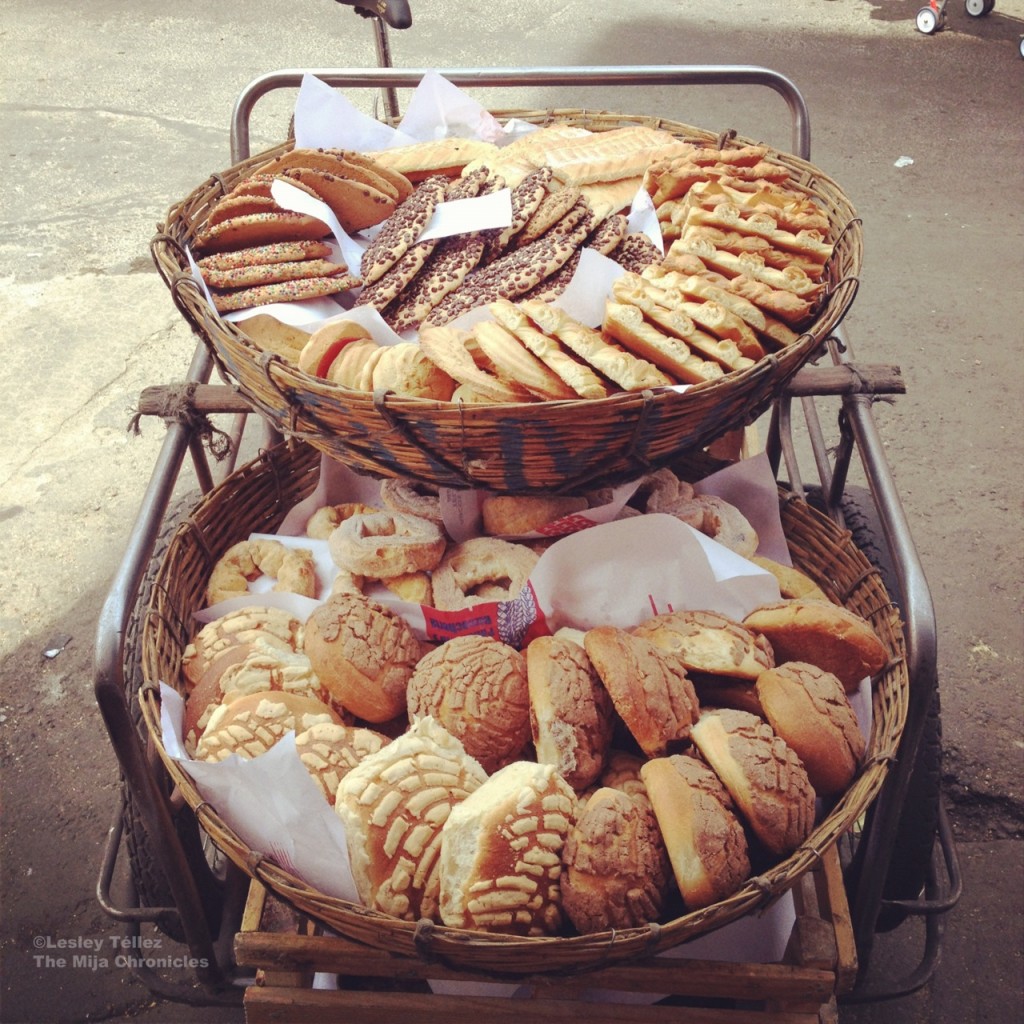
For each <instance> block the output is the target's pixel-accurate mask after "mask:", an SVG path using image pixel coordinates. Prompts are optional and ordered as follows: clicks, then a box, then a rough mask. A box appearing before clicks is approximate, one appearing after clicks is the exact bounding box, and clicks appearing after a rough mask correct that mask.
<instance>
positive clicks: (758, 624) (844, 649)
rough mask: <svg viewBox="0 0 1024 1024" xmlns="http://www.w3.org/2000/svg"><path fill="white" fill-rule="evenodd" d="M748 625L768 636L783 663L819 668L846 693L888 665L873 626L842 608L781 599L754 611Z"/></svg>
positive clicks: (815, 602) (820, 602)
mask: <svg viewBox="0 0 1024 1024" xmlns="http://www.w3.org/2000/svg"><path fill="white" fill-rule="evenodd" d="M743 625H745V626H746V627H747V628H748V629H752V630H754V631H756V632H758V633H761V634H763V635H764V636H766V637H767V638H768V642H769V643H770V644H771V645H772V650H773V651H774V652H775V660H776V662H777V663H778V664H782V663H783V662H786V661H806V662H809V663H810V664H811V665H817V666H818V668H822V669H824V670H825V671H826V672H831V673H832V674H833V675H835V676H838V677H839V681H840V682H841V683H842V684H843V687H844V688H845V689H846V692H847V693H850V692H852V691H853V690H855V689H857V686H858V685H859V683H860V681H861V680H862V679H863V678H864V677H865V676H873V675H875V673H876V672H879V671H881V670H882V669H883V668H885V666H886V664H887V663H888V661H889V652H888V651H887V650H886V649H885V646H884V645H883V643H882V641H881V640H879V639H878V636H877V635H876V634H875V631H874V629H872V627H871V623H870V622H868V621H867V620H866V619H863V618H861V617H860V616H859V615H857V614H856V612H852V611H850V610H849V609H847V608H844V607H843V606H842V605H838V604H831V603H825V602H823V601H815V600H812V599H809V598H795V599H792V600H789V601H780V602H779V603H777V604H769V605H763V606H762V607H760V608H755V609H754V611H752V612H751V613H750V614H749V615H748V616H747V617H746V618H745V619H744V620H743Z"/></svg>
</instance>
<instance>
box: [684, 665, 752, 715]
mask: <svg viewBox="0 0 1024 1024" xmlns="http://www.w3.org/2000/svg"><path fill="white" fill-rule="evenodd" d="M690 682H692V683H693V688H694V690H695V691H696V693H697V700H698V702H699V703H700V707H701V711H711V710H716V709H718V708H736V709H737V710H739V711H749V712H750V714H752V715H757V717H758V718H764V708H762V707H761V701H760V700H759V699H758V696H757V690H756V688H755V686H754V682H755V681H754V680H752V679H734V678H730V677H729V676H716V675H712V674H710V673H707V672H691V673H690Z"/></svg>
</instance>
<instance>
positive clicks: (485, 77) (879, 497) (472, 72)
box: [94, 65, 960, 1005]
mask: <svg viewBox="0 0 1024 1024" xmlns="http://www.w3.org/2000/svg"><path fill="white" fill-rule="evenodd" d="M427 70H428V69H394V68H389V67H384V68H375V69H359V68H347V69H306V70H284V71H278V72H274V73H272V74H268V75H264V76H262V77H260V78H257V79H255V80H254V81H253V82H251V83H250V84H249V86H247V87H246V89H245V90H244V91H243V92H242V94H241V95H240V96H239V98H238V100H237V102H236V105H235V109H234V112H233V115H232V121H231V149H230V155H231V161H232V163H235V162H237V161H239V160H242V159H245V158H246V157H248V156H249V145H250V141H249V123H250V118H251V115H252V111H253V108H254V107H255V105H256V103H257V101H258V100H259V99H260V98H262V97H263V96H265V95H267V94H268V93H270V92H272V91H274V90H278V89H295V88H297V87H298V86H299V84H300V83H301V81H302V77H303V76H304V75H306V74H312V75H315V76H316V77H317V78H319V79H321V80H322V81H324V82H326V83H328V84H329V85H331V86H335V87H339V88H341V87H343V88H346V89H382V90H385V91H387V92H390V94H391V95H392V96H393V95H394V90H397V89H402V88H412V87H415V85H416V84H417V83H418V82H419V80H420V79H421V78H422V76H423V75H424V74H426V72H427ZM441 73H442V74H444V76H445V77H446V78H447V79H448V80H449V81H451V82H453V83H454V84H455V85H458V86H460V87H463V88H467V89H469V88H472V87H477V86H479V87H498V88H504V87H526V86H529V87H552V88H554V87H571V88H573V89H576V90H579V89H581V88H586V87H594V86H620V85H623V86H625V85H629V86H687V87H689V86H722V85H742V86H754V87H759V88H767V89H770V90H772V91H774V92H775V93H777V94H778V95H779V96H780V97H781V99H782V100H783V101H784V102H785V104H786V106H787V108H788V111H789V114H790V118H791V126H792V136H791V147H792V151H793V152H794V153H795V154H797V155H798V156H800V157H802V158H804V159H809V157H810V122H809V115H808V110H807V106H806V103H805V101H804V99H803V96H802V95H801V94H800V92H799V90H798V89H797V88H796V86H795V85H794V84H793V83H792V82H791V81H790V80H789V79H787V78H786V77H784V76H783V75H781V74H779V73H777V72H775V71H771V70H769V69H767V68H762V67H756V66H743V65H697V66H673V65H661V66H644V67H544V68H517V69H502V68H466V69H441ZM390 116H392V117H393V116H394V115H393V113H392V114H391V115H390ZM827 351H828V354H829V357H830V360H831V363H832V366H830V367H807V368H805V369H804V370H801V371H800V372H799V373H798V374H797V375H796V377H795V378H794V380H793V381H792V382H791V384H790V386H789V387H788V388H787V390H786V392H785V393H784V394H783V395H782V396H781V397H780V398H779V399H778V400H777V401H776V402H775V404H774V406H773V410H772V413H771V417H770V423H769V426H768V430H767V438H766V450H767V452H768V455H769V458H770V461H771V464H772V466H773V469H774V470H775V472H776V475H777V476H778V475H779V473H780V471H784V474H785V477H784V478H785V479H786V480H787V481H788V483H789V485H790V486H791V487H792V488H793V489H794V490H795V491H796V492H797V493H798V494H803V493H804V491H805V487H806V486H807V485H806V484H805V482H804V476H803V474H802V473H801V469H800V466H799V459H798V454H797V445H796V443H795V441H794V434H793V429H794V402H795V404H796V407H797V411H798V413H799V414H802V422H803V424H804V429H805V431H806V437H807V441H808V442H809V445H810V450H811V453H812V459H813V462H814V471H813V472H814V477H815V478H816V481H817V483H816V485H815V486H816V487H820V495H821V499H822V501H823V504H824V505H825V508H826V510H827V512H828V514H830V515H831V516H832V517H833V518H835V519H836V520H837V521H839V522H840V523H841V522H842V512H841V507H840V506H841V498H842V495H843V493H844V490H845V488H846V484H847V479H848V475H849V471H850V469H851V465H852V463H853V459H854V457H855V456H856V457H857V458H858V460H859V464H860V466H861V468H862V471H863V475H864V477H865V478H866V480H867V483H868V488H869V490H870V493H871V496H872V498H873V501H874V505H875V507H876V510H877V515H878V521H879V523H880V525H881V532H882V534H883V537H882V538H881V539H882V540H883V541H884V544H885V547H886V548H887V550H888V553H889V555H890V557H891V564H892V566H893V567H894V568H895V572H896V576H897V579H898V590H899V593H898V594H897V595H895V596H896V598H897V599H898V601H899V605H900V608H901V610H902V615H903V621H904V631H905V640H906V649H907V657H908V667H909V678H910V697H909V711H908V717H907V723H906V728H905V732H904V735H903V738H902V741H901V746H900V752H899V757H898V760H897V761H896V763H894V764H893V765H892V766H891V770H890V772H889V774H888V776H887V779H886V782H885V784H884V785H883V787H882V790H881V792H880V793H879V795H878V797H877V800H876V802H875V804H874V805H873V810H872V814H871V819H870V827H869V828H868V829H867V830H866V831H865V832H864V833H863V834H862V835H861V837H860V841H859V845H858V849H857V856H858V858H859V859H860V860H861V863H862V865H863V870H861V871H860V872H859V875H858V879H859V880H858V882H857V884H856V886H855V887H853V888H851V889H850V891H849V893H848V897H849V903H850V910H851V915H852V923H853V932H854V937H855V941H856V947H857V956H858V960H859V964H860V973H859V980H858V983H857V986H856V988H855V989H854V992H853V994H852V996H851V997H850V998H851V999H853V1000H857V1001H867V1000H872V999H879V998H892V997H895V996H899V995H903V994H906V993H908V992H910V991H913V990H914V989H916V988H919V987H920V986H922V985H923V984H925V983H926V981H927V980H928V978H929V977H930V975H931V973H932V971H933V969H934V967H935V964H936V962H937V959H938V955H939V947H940V942H941V934H942V921H943V915H944V914H945V913H946V912H947V911H948V910H949V909H950V908H951V907H952V906H953V905H954V904H955V903H956V901H957V899H958V898H959V894H960V873H959V867H958V864H957V859H956V852H955V849H954V845H953V841H952V835H951V831H950V828H949V825H948V823H947V821H946V818H945V814H944V812H943V811H942V810H941V801H940V813H939V825H938V829H937V835H936V840H937V842H936V843H935V853H934V854H933V870H932V872H931V875H930V878H929V880H928V882H927V884H926V886H925V890H924V893H923V896H922V898H920V899H915V900H909V901H900V903H899V909H900V911H901V912H902V913H906V914H911V915H918V916H923V917H924V918H925V920H926V922H927V927H926V936H925V943H924V949H923V952H922V953H921V956H920V960H919V966H918V967H917V968H916V969H915V970H914V971H913V972H912V973H911V974H910V975H909V976H908V977H906V978H904V979H902V980H901V981H899V982H897V983H895V984H890V985H888V986H885V987H879V986H878V985H874V984H872V980H871V978H870V972H869V970H868V968H869V966H870V963H871V953H872V947H873V944H874V939H875V935H876V925H877V922H878V918H879V914H880V912H881V911H882V909H883V907H884V906H886V901H885V900H884V899H883V892H882V889H883V884H884V881H885V878H886V874H887V872H888V869H889V865H890V862H891V861H892V860H893V858H895V857H898V856H899V854H900V851H899V850H897V849H895V848H894V837H895V836H896V833H897V825H898V823H899V820H900V817H901V815H902V814H903V812H904V806H905V801H906V796H907V790H908V783H909V780H910V776H911V772H912V770H913V768H914V765H915V761H916V758H917V756H918V748H919V744H920V742H921V738H922V734H923V732H924V729H925V723H926V718H927V715H928V712H929V708H930V707H931V705H932V701H933V698H934V697H935V695H936V693H937V687H938V680H937V663H936V647H937V635H936V625H935V617H934V610H933V606H932V601H931V596H930V593H929V589H928V584H927V582H926V580H925V576H924V573H923V570H922V567H921V564H920V561H919V558H918V555H917V551H916V549H915V547H914V543H913V540H912V538H911V533H910V529H909V526H908V523H907V519H906V516H905V513H904V510H903V506H902V504H901V502H900V499H899V495H898V493H897V490H896V486H895V483H894V481H893V477H892V474H891V472H890V469H889V466H888V464H887V461H886V458H885V455H884V452H883V447H882V443H881V440H880V437H879V433H878V429H877V426H876V423H875V419H874V416H873V412H872V404H873V401H874V400H875V398H876V397H877V395H878V394H879V393H881V392H882V391H884V390H886V388H885V387H884V386H882V385H879V384H878V383H877V380H876V377H875V376H873V374H872V372H871V368H870V367H865V366H863V365H859V364H857V363H856V362H855V361H854V357H853V352H852V349H851V346H850V342H849V340H848V338H847V337H846V334H845V332H844V331H843V330H842V329H839V330H837V331H835V332H834V335H833V336H832V337H830V338H829V339H828V341H827ZM212 369H213V360H212V358H211V356H210V354H209V352H208V351H207V349H206V347H205V345H204V344H203V343H202V342H200V343H199V344H198V345H197V347H196V349H195V352H194V355H193V358H192V362H191V365H190V366H189V369H188V373H187V377H186V381H185V387H184V390H185V391H186V392H187V395H188V400H187V402H186V403H185V405H184V407H183V408H182V410H181V412H180V413H179V414H178V415H176V416H175V417H174V418H173V419H171V418H168V419H167V434H166V437H165V439H164V442H163V445H162V448H161V450H160V452H159V455H158V457H157V460H156V464H155V466H154V469H153V473H152V476H151V478H150V481H149V484H148V487H147V489H146V491H145V494H144V496H143V499H142V505H141V508H140V511H139V514H138V517H137V519H136V521H135V524H134V526H133V528H132V530H131V533H130V535H129V538H128V542H127V546H126V550H125V554H124V557H123V559H122V562H121V564H120V567H119V568H118V571H117V573H116V575H115V577H114V580H113V583H112V586H111V589H110V591H109V594H108V596H107V599H106V601H105V603H104V605H103V608H102V610H101V613H100V616H99V622H98V629H97V639H96V654H95V678H94V688H95V695H96V699H97V702H98V704H99V707H100V711H101V713H102V716H103V720H104V723H105V725H106V728H107V731H108V733H109V737H110V741H111V743H112V745H113V748H114V751H115V753H116V756H117V759H118V762H119V766H120V769H121V773H122V776H123V779H124V781H125V786H126V787H127V788H128V790H129V791H130V794H131V798H132V801H133V802H134V804H135V805H136V808H137V810H138V812H139V814H140V816H141V818H142V820H143V822H144V824H145V827H146V830H147V832H148V835H149V837H150V840H151V846H152V849H153V852H154V856H155V857H156V859H157V861H158V866H159V868H160V869H161V870H162V871H163V873H164V875H165V876H166V878H167V881H168V884H169V886H170V890H171V892H172V894H173V900H174V905H173V906H167V907H141V906H135V905H134V903H136V902H138V901H137V900H136V899H135V896H134V893H129V894H128V896H127V901H126V902H127V905H121V904H118V903H116V902H115V900H114V899H113V898H112V896H111V887H112V880H113V878H114V873H115V868H116V864H117V860H118V855H119V851H120V849H121V847H122V842H123V802H122V804H121V805H120V806H119V807H118V808H117V809H116V812H115V816H114V821H113V823H112V825H111V828H110V831H109V833H108V838H107V843H106V847H105V851H104V857H103V863H102V866H101V870H100V876H99V880H98V885H97V895H98V899H99V901H100V903H101V905H102V906H103V908H104V910H105V911H106V912H107V914H108V915H109V916H111V917H112V918H114V919H115V920H117V921H120V922H122V923H123V924H124V925H125V926H126V927H127V928H128V930H129V932H130V933H132V934H137V933H138V931H139V929H140V927H141V925H142V924H143V923H146V922H148V923H152V924H156V925H157V926H163V925H166V924H167V923H168V922H177V925H178V927H179V928H180V931H181V932H182V933H183V935H184V939H185V943H186V945H187V946H188V949H189V953H190V955H191V963H192V967H193V969H192V971H191V972H190V975H189V977H188V978H187V979H186V980H184V981H182V980H179V979H167V978H165V977H163V976H161V975H158V974H156V973H155V972H151V971H147V970H145V969H143V970H142V972H141V974H140V977H141V979H142V981H143V982H144V983H145V984H146V985H147V986H148V987H149V988H150V989H151V990H152V991H153V992H154V993H156V994H158V995H161V996H164V997H165V998H170V999H174V1000H179V1001H185V1002H191V1003H195V1004H202V1005H210V1004H214V1003H233V1002H237V1001H238V1000H239V999H240V994H241V988H240V987H239V986H240V983H244V979H239V978H238V977H237V976H236V975H237V972H236V971H235V969H234V967H233V959H232V953H231V943H232V939H233V937H234V932H235V930H236V929H237V923H238V920H239V918H240V915H241V907H242V904H243V902H244V895H245V888H246V882H247V878H246V876H244V875H243V874H242V873H241V872H240V871H238V869H237V868H234V867H233V866H232V865H229V871H228V880H227V884H226V893H227V898H226V899H225V906H224V912H223V916H222V920H221V921H220V922H211V921H208V920H207V913H206V908H204V905H203V901H202V898H201V895H200V892H199V889H198V887H197V885H196V881H195V879H194V878H193V876H192V874H191V873H190V870H189V864H188V860H187V857H186V855H185V853H184V851H183V848H182V845H181V843H180V841H179V839H178V836H177V834H176V831H175V827H174V822H173V812H174V806H173V801H174V795H173V794H172V796H171V798H170V799H169V798H168V797H167V796H166V795H165V792H164V787H163V786H162V785H161V773H162V772H163V768H162V766H161V765H160V763H159V761H158V759H157V758H155V756H153V755H152V752H151V751H147V744H146V737H144V736H142V735H140V732H139V730H138V729H137V728H136V726H135V724H134V720H133V717H132V714H131V709H130V707H129V700H128V693H127V690H126V683H127V682H130V681H127V680H126V679H125V672H124V664H125V637H126V634H127V632H128V630H129V623H130V621H131V619H132V616H133V615H134V614H136V606H137V602H138V595H139V592H140V588H141V587H142V584H143V582H144V579H145V577H146V574H147V570H148V567H149V565H150V560H151V557H152V554H153V551H154V547H155V545H156V543H157V538H158V536H159V534H160V532H161V529H162V526H163V524H164V519H165V516H166V515H167V510H168V507H169V505H170V503H171V498H172V494H173V493H174V491H175V488H176V486H177V484H178V481H179V477H180V474H181V472H182V468H183V464H184V461H185V455H186V453H189V454H190V455H191V457H192V465H193V470H194V473H195V477H196V480H197V482H198V485H199V487H200V488H201V489H202V491H204V492H206V491H208V490H210V488H211V487H213V486H214V483H215V473H214V469H213V467H212V464H211V462H210V460H209V459H208V454H207V452H206V450H205V449H204V445H203V436H204V433H205V432H206V428H208V427H209V422H208V420H207V419H206V416H207V415H210V414H231V415H233V416H234V419H233V421H232V424H231V427H230V436H231V439H232V454H231V456H230V457H229V458H227V459H226V460H224V461H223V462H222V463H221V464H219V465H218V466H217V475H218V476H223V475H225V474H226V473H228V472H230V471H231V470H232V469H233V468H234V462H235V457H236V455H237V452H238V447H239V444H240V443H241V440H242V436H243V431H244V430H245V429H246V426H247V424H250V425H253V424H252V423H251V419H255V418H250V417H249V415H248V414H249V413H250V412H251V409H250V407H249V406H248V405H247V404H246V403H245V401H244V399H243V398H242V397H241V396H240V395H239V394H238V393H237V390H236V389H235V388H233V387H232V386H228V385H210V384H208V381H209V379H210V376H211V372H212ZM149 390H151V391H152V390H160V389H149ZM889 390H898V389H894V388H891V387H890V388H889ZM145 399H146V396H145V394H144V395H143V401H142V403H141V404H140V411H142V412H146V411H150V412H154V413H155V412H157V406H158V405H159V404H160V403H150V405H149V408H148V409H147V403H146V400H145ZM827 400H831V401H832V402H833V403H836V404H837V405H838V412H837V420H836V425H837V427H838V431H839V437H840V440H839V443H838V445H837V446H836V447H835V448H832V447H830V445H829V444H828V442H827V441H826V438H825V432H824V431H823V429H822V425H821V424H822V419H821V411H820V408H819V406H821V405H822V403H823V402H825V401H827ZM161 414H163V413H161ZM255 425H256V426H262V428H263V429H264V430H265V431H267V433H266V435H265V437H266V438H267V439H272V438H273V437H274V435H273V432H272V431H270V430H269V428H268V427H267V425H266V424H265V423H263V421H260V420H256V423H255ZM247 436H248V435H247ZM122 801H123V797H122Z"/></svg>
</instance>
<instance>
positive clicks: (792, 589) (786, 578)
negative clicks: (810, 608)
mask: <svg viewBox="0 0 1024 1024" xmlns="http://www.w3.org/2000/svg"><path fill="white" fill-rule="evenodd" d="M750 561H751V562H753V563H754V565H759V566H760V567H761V568H762V569H766V570H767V571H768V572H770V573H771V574H772V575H773V576H774V577H775V578H776V580H778V582H779V593H781V594H782V596H783V597H786V598H789V597H806V598H813V599H814V600H816V601H827V600H828V599H829V597H828V594H826V593H825V591H824V590H822V589H821V587H819V586H818V584H817V583H815V582H814V580H812V579H811V578H810V576H808V575H807V574H806V573H805V572H801V571H800V570H799V569H797V568H796V567H795V566H792V565H783V564H782V563H781V562H776V561H775V559H773V558H768V557H767V556H765V555H751V556H750Z"/></svg>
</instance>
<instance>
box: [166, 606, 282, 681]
mask: <svg viewBox="0 0 1024 1024" xmlns="http://www.w3.org/2000/svg"><path fill="white" fill-rule="evenodd" d="M257 638H259V639H261V640H263V641H265V642H266V643H269V644H274V645H275V646H277V647H280V648H282V649H287V650H292V651H294V650H295V649H296V648H297V647H298V646H299V644H300V642H301V638H302V623H301V622H300V621H299V620H298V619H297V618H296V617H295V616H294V615H292V613H291V612H287V611H285V610H284V609H283V608H275V607H273V606H267V605H250V606H249V607H246V608H236V609H235V610H234V611H230V612H228V613H227V614H225V615H221V616H220V617H219V618H216V619H214V620H213V621H211V622H208V623H206V625H205V626H203V628H202V629H201V630H199V632H198V633H197V634H196V635H195V637H194V638H193V640H192V642H191V643H190V644H189V645H188V646H187V647H186V648H185V651H184V654H183V655H182V660H181V667H182V671H183V673H184V676H185V683H186V686H187V687H189V688H191V687H193V686H196V685H197V684H198V683H199V681H200V680H201V679H202V678H203V677H204V675H205V674H206V673H208V672H209V673H211V674H215V675H219V673H221V672H223V671H224V669H225V668H226V667H227V664H228V663H229V662H230V661H231V660H241V659H242V658H243V657H245V653H246V649H247V645H249V644H251V643H252V642H253V641H254V640H256V639H257ZM239 648H242V649H241V650H240V649H239ZM221 659H225V660H224V661H223V662H222V661H221Z"/></svg>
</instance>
